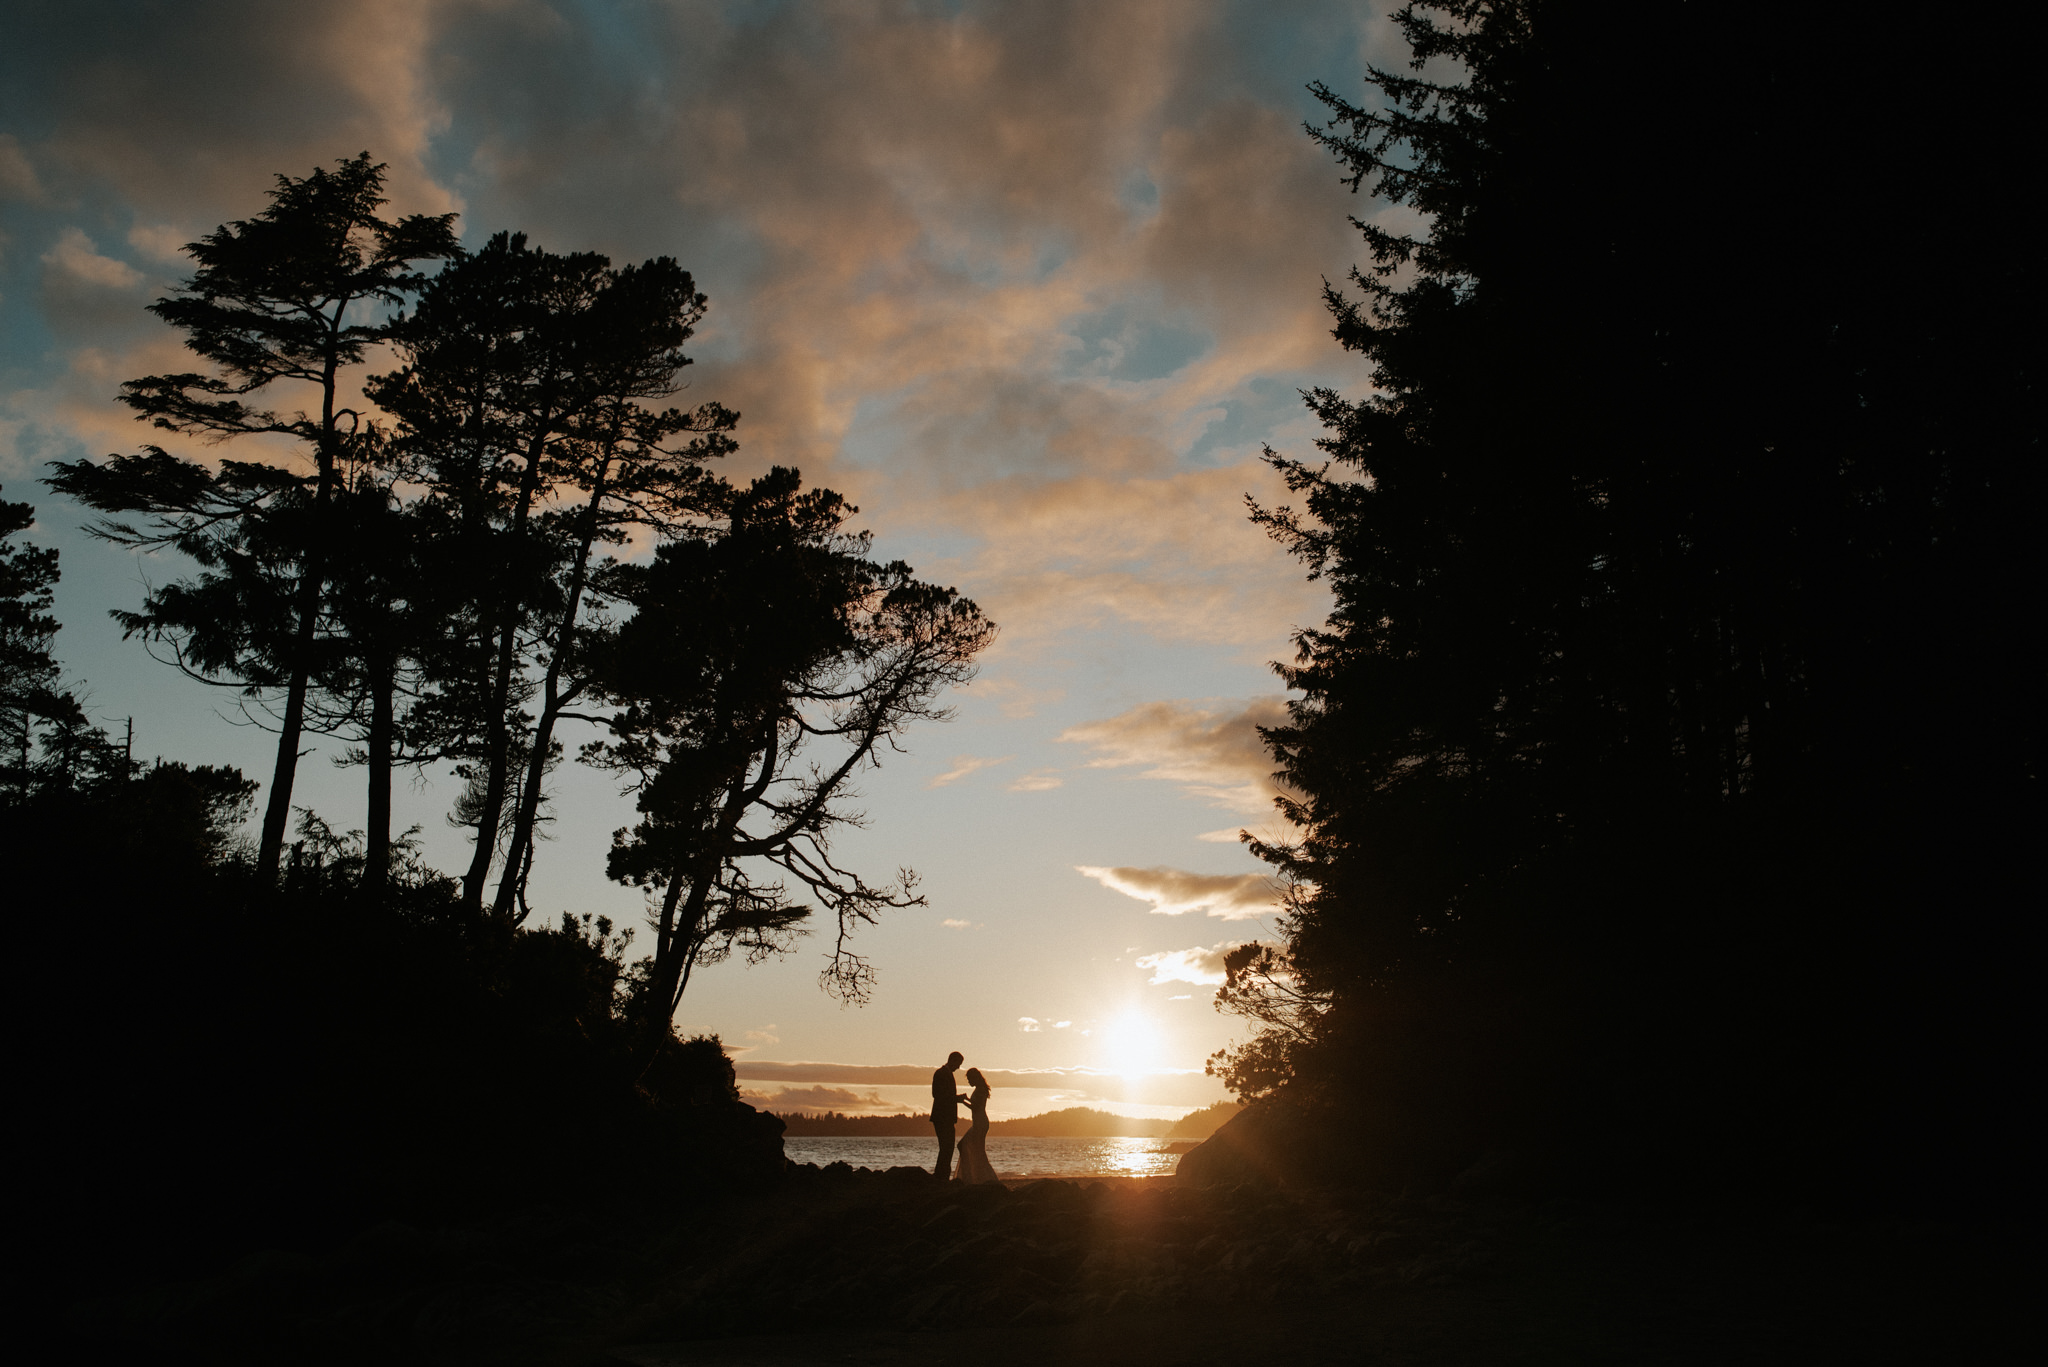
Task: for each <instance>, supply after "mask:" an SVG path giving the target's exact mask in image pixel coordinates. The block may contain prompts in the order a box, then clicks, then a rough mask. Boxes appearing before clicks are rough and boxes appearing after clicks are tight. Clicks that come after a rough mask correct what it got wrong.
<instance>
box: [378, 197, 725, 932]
mask: <svg viewBox="0 0 2048 1367" xmlns="http://www.w3.org/2000/svg"><path fill="white" fill-rule="evenodd" d="M704 307H705V300H704V297H703V296H702V295H701V294H698V293H696V291H695V288H694V286H693V285H692V283H691V280H690V276H689V273H688V272H686V271H683V270H682V269H680V268H679V267H678V266H677V265H676V264H675V263H674V262H673V261H671V260H669V259H667V258H659V259H656V260H652V261H648V262H646V263H643V264H642V265H639V266H633V267H626V268H623V269H617V270H615V269H613V268H612V267H611V265H610V263H609V262H608V261H607V260H606V259H605V258H604V257H602V256H599V255H597V254H595V253H587V252H586V253H576V254H571V255H568V256H560V255H556V254H554V253H551V252H546V251H541V250H539V249H536V248H531V247H529V246H528V245H527V242H526V238H525V237H524V236H523V235H519V234H502V233H501V234H499V235H498V236H496V237H494V238H492V239H491V240H490V242H489V243H487V244H486V245H485V246H484V248H483V249H482V250H481V251H479V252H477V253H476V254H474V255H465V256H462V257H460V258H458V259H457V260H455V261H454V262H452V263H451V264H450V265H449V266H448V268H447V269H445V270H443V271H442V272H441V273H440V275H438V276H437V277H436V278H435V279H434V281H433V283H432V284H431V286H430V287H429V288H428V289H427V290H425V291H424V292H423V293H422V295H421V298H420V301H419V305H418V307H417V309H415V310H414V312H413V313H412V315H411V316H410V317H409V318H407V319H406V320H405V321H404V323H403V324H402V326H401V327H400V328H399V329H398V332H397V339H398V344H399V347H400V350H401V353H402V354H403V356H404V359H405V362H406V364H405V366H404V368H403V369H401V370H400V371H398V372H395V373H393V374H391V375H388V376H384V377H381V378H380V379H379V380H378V381H377V382H376V383H375V384H374V385H373V393H374V395H375V397H376V398H377V400H378V401H379V403H381V404H382V405H383V406H384V407H385V408H387V409H389V410H390V411H391V412H393V413H394V414H396V415H397V416H398V417H399V418H400V420H401V422H402V423H403V424H404V428H403V431H402V433H401V445H402V448H403V449H404V451H405V452H406V454H407V458H408V464H407V472H408V476H409V477H410V478H411V479H413V480H415V481H417V482H418V483H420V484H422V485H424V486H425V487H426V488H427V489H428V490H429V492H430V497H431V498H432V500H433V501H434V502H435V504H436V507H435V509H434V510H433V514H432V515H433V516H435V517H436V518H438V520H439V523H440V525H441V527H442V529H443V533H442V534H443V538H444V543H443V548H442V551H441V553H440V555H441V558H440V561H439V564H440V565H441V566H442V567H444V568H445V569H446V570H448V571H450V572H451V573H452V574H453V575H454V576H456V577H457V580H458V582H459V583H461V584H462V586H463V588H464V590H465V593H466V597H467V599H468V602H467V604H466V605H465V607H464V608H463V610H462V611H461V612H460V613H457V614H450V616H449V618H448V621H449V624H450V627H451V632H450V635H451V645H450V648H449V649H447V650H444V651H443V652H441V653H440V655H439V656H438V657H437V658H438V664H437V666H436V673H437V680H436V682H437V691H438V694H439V697H438V701H437V703H436V705H435V706H434V707H432V708H430V709H427V711H426V712H425V714H424V715H425V716H426V717H427V718H428V719H429V720H432V721H434V722H435V723H437V724H438V725H439V726H440V728H441V731H442V737H443V739H442V745H443V746H444V748H446V749H447V750H449V751H450V752H452V753H456V754H459V755H461V756H462V757H463V758H464V760H465V766H464V772H465V774H466V777H467V778H468V779H469V782H470V785H471V792H470V795H469V797H468V800H467V803H466V806H465V810H464V811H463V819H464V820H465V821H466V822H467V823H468V824H473V825H474V826H475V828H476V848H475V853H474V855H473V856H472V858H471V861H470V867H469V869H468V871H467V872H466V873H465V874H464V876H463V895H464V897H465V898H466V899H467V900H468V901H469V902H470V903H471V904H472V905H476V906H481V905H482V901H483V892H484V885H485V882H486V880H487V878H488V876H489V873H490V868H491V865H492V863H493V860H494V855H495V853H496V850H497V848H498V843H499V841H500V839H501V837H502V838H504V839H505V840H506V843H507V845H508V849H507V855H506V860H505V867H504V871H503V874H502V876H501V879H500V882H499V888H498V894H497V897H496V899H495V906H496V909H497V910H498V912H499V914H501V915H505V916H511V915H512V914H513V912H514V905H515V902H516V900H517V895H518V892H519V889H520V888H521V887H523V885H524V880H525V876H526V872H527V866H528V864H529V863H530V860H531V851H532V840H533V828H534V823H535V821H536V820H537V817H538V811H539V805H540V802H541V780H542V779H543V777H544V775H545V772H546V768H547V765H548V763H549V762H550V759H551V756H552V755H553V753H554V751H555V742H554V739H553V730H554V726H555V724H556V722H557V720H558V719H559V718H560V716H561V713H562V709H563V708H564V707H566V706H567V705H568V703H569V701H570V700H571V699H572V698H573V697H574V696H576V694H577V693H578V692H580V691H581V683H580V681H578V680H577V679H575V678H574V676H573V675H572V674H565V670H569V669H570V668H571V667H572V662H573V660H574V658H575V656H576V653H577V648H578V633H579V632H580V630H581V629H582V615H583V612H584V609H585V607H586V605H587V599H588V589H589V571H590V568H591V560H590V557H591V553H592V550H593V548H594V547H596V546H598V545H601V544H605V543H608V542H616V541H617V540H619V539H620V538H621V536H622V534H623V531H624V529H625V528H627V527H629V526H632V525H640V526H644V527H648V528H651V529H653V530H655V531H656V532H657V533H659V532H662V531H665V530H668V529H670V528H672V527H674V526H676V525H679V523H680V521H681V520H682V519H683V518H685V517H686V516H688V514H689V513H690V511H691V509H692V507H693V506H694V502H695V501H696V500H697V498H698V490H699V489H700V487H701V486H702V485H703V476H702V473H701V471H700V469H699V468H698V467H699V465H700V463H701V462H702V461H703V460H705V459H709V458H711V457H714V456H717V455H720V454H723V453H724V452H725V451H726V450H728V449H730V446H731V439H730V437H729V436H727V433H728V432H729V431H730V429H731V427H732V425H733V424H734V422H736V421H737V417H736V415H734V414H732V413H730V412H728V411H727V410H725V409H723V408H721V407H719V406H718V405H716V404H706V405H703V406H701V407H699V408H698V409H696V410H695V411H693V412H690V413H687V414H686V413H682V412H680V411H677V410H674V409H669V410H665V411H660V412H655V411H650V410H648V409H646V408H645V407H643V406H642V405H643V404H644V403H646V402H647V401H649V400H658V399H661V398H666V397H668V396H669V395H672V394H673V393H675V392H676V390H677V388H678V379H677V376H678V373H679V372H680V370H681V368H682V367H683V366H685V365H687V364H688V358H687V357H686V356H684V355H683V353H682V351H681V347H682V344H683V343H684V342H685V341H686V340H687V339H688V337H689V336H690V333H691V330H692V329H693V328H694V326H695V325H696V322H697V320H698V319H699V318H701V317H702V315H703V312H704ZM679 440H680V442H681V444H679V445H678V444H676V443H677V442H678V441H679ZM565 494H568V495H572V496H574V497H575V498H576V499H577V502H578V503H579V504H580V506H575V505H571V506H567V507H557V506H556V505H557V501H558V500H560V499H561V498H562V497H563V496H564V495H565ZM536 668H537V669H538V670H539V671H540V674H541V677H540V679H539V680H538V681H535V680H534V679H532V678H531V677H529V674H528V671H529V670H531V669H536ZM536 694H537V695H538V697H539V702H540V712H539V715H538V716H537V717H534V718H532V719H531V720H532V723H533V725H532V730H531V731H530V732H528V731H527V730H526V723H527V721H528V718H526V717H525V716H524V715H523V705H524V704H525V703H526V702H527V701H529V700H530V699H531V698H533V697H534V696H535V695H536ZM521 740H524V741H525V742H526V747H525V750H524V752H523V753H521V752H520V750H519V746H518V743H519V742H520V741H521ZM522 759H523V760H524V761H525V762H524V763H521V762H520V761H521V760H522Z"/></svg>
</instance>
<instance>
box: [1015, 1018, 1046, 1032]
mask: <svg viewBox="0 0 2048 1367" xmlns="http://www.w3.org/2000/svg"><path fill="white" fill-rule="evenodd" d="M1017 1028H1018V1029H1019V1030H1021V1031H1023V1032H1024V1033H1025V1034H1027V1035H1035V1034H1037V1033H1038V1032H1039V1031H1040V1030H1042V1029H1043V1028H1044V1027H1043V1026H1041V1025H1040V1024H1039V1023H1038V1018H1037V1017H1036V1016H1019V1017H1017Z"/></svg>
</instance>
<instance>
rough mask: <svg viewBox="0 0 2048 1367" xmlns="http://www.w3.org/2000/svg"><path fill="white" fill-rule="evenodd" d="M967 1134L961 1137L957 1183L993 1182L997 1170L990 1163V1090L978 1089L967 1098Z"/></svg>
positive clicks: (955, 1171) (955, 1176)
mask: <svg viewBox="0 0 2048 1367" xmlns="http://www.w3.org/2000/svg"><path fill="white" fill-rule="evenodd" d="M967 1110H968V1114H969V1115H971V1116H972V1117H973V1119H972V1120H971V1121H970V1122H969V1123H968V1126H967V1133H966V1134H963V1135H961V1136H960V1162H959V1164H958V1165H957V1166H956V1167H955V1168H954V1170H953V1180H954V1181H956V1182H993V1181H995V1180H996V1170H995V1169H994V1168H992V1167H990V1166H989V1162H988V1089H987V1088H985V1087H976V1088H975V1089H974V1091H973V1093H972V1094H971V1095H970V1096H969V1097H968V1098H967Z"/></svg>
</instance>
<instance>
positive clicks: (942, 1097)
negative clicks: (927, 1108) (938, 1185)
mask: <svg viewBox="0 0 2048 1367" xmlns="http://www.w3.org/2000/svg"><path fill="white" fill-rule="evenodd" d="M959 1123H960V1093H959V1092H957V1091H955V1090H954V1087H953V1070H952V1069H951V1068H941V1069H939V1070H938V1071H937V1072H935V1073H933V1074H932V1131H933V1132H934V1133H935V1134H937V1135H938V1137H939V1162H938V1166H937V1167H935V1168H933V1169H932V1173H933V1175H934V1176H936V1177H938V1178H939V1179H940V1180H942V1181H943V1180H944V1179H945V1178H947V1177H950V1176H952V1173H953V1131H954V1130H955V1129H956V1128H958V1126H959Z"/></svg>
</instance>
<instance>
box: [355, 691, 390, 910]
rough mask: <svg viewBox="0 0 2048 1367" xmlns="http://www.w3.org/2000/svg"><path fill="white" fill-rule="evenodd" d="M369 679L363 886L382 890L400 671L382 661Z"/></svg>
mask: <svg viewBox="0 0 2048 1367" xmlns="http://www.w3.org/2000/svg"><path fill="white" fill-rule="evenodd" d="M372 668H373V670H374V671H375V673H374V675H373V677H372V678H371V680H370V736H369V743H368V745H367V746H366V747H365V748H366V750H367V752H368V765H367V767H368V769H369V771H370V776H369V777H370V792H369V798H368V803H367V806H368V811H367V813H366V815H365V818H364V826H365V828H366V833H365V835H364V836H363V886H364V887H365V888H381V887H383V886H384V884H385V882H386V881H387V880H388V879H389V878H390V876H391V751H392V741H393V733H394V732H395V730H396V725H395V723H394V721H393V717H392V713H393V710H394V709H393V702H394V699H393V696H392V695H393V694H394V693H395V692H396V691H397V688H398V681H397V678H396V675H397V669H396V668H395V667H394V665H393V662H392V661H391V660H389V659H388V658H386V659H379V660H377V661H376V663H375V664H374V665H373V666H372Z"/></svg>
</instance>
